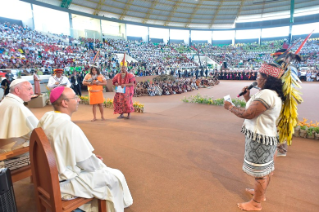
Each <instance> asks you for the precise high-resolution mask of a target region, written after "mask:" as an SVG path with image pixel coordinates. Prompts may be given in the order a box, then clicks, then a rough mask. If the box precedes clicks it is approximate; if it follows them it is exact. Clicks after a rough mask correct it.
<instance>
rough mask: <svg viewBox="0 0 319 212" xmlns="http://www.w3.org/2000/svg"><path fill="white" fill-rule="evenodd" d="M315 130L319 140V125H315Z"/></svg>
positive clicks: (316, 137)
mask: <svg viewBox="0 0 319 212" xmlns="http://www.w3.org/2000/svg"><path fill="white" fill-rule="evenodd" d="M314 131H315V139H316V140H319V127H315V128H314Z"/></svg>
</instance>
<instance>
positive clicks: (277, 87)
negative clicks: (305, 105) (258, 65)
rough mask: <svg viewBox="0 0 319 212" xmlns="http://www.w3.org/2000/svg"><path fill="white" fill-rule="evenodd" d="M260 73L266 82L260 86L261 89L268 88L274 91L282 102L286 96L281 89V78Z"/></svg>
mask: <svg viewBox="0 0 319 212" xmlns="http://www.w3.org/2000/svg"><path fill="white" fill-rule="evenodd" d="M259 73H260V72H259ZM260 75H261V76H262V77H263V78H265V79H266V82H265V84H264V86H263V87H262V89H269V90H273V91H276V93H277V94H278V96H279V97H280V98H281V100H282V102H284V101H285V99H286V97H285V96H284V93H283V91H282V86H283V83H282V81H281V79H280V78H279V79H278V78H276V77H272V76H270V75H267V74H264V73H260Z"/></svg>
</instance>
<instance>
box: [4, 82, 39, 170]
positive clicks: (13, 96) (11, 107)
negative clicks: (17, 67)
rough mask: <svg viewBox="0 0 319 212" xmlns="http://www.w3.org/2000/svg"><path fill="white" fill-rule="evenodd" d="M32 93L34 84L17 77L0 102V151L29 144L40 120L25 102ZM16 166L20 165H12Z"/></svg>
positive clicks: (29, 98)
mask: <svg viewBox="0 0 319 212" xmlns="http://www.w3.org/2000/svg"><path fill="white" fill-rule="evenodd" d="M32 94H33V88H32V85H31V83H30V82H28V81H27V80H24V79H16V80H14V81H12V83H11V84H10V93H9V94H8V95H6V96H5V98H4V99H3V100H2V102H1V103H0V117H1V119H0V129H1V130H0V153H3V152H8V151H12V150H15V149H19V148H22V147H26V146H29V139H30V135H31V133H32V130H33V129H34V128H36V127H37V125H38V122H39V121H38V119H37V118H36V117H35V116H34V114H33V113H32V112H31V111H30V110H29V109H28V108H27V107H26V106H24V104H23V103H24V102H29V101H30V100H31V96H32ZM25 156H27V157H28V153H26V154H24V155H22V156H20V158H22V157H25ZM27 160H29V159H28V158H27ZM1 163H4V162H3V161H2V162H1ZM27 163H28V161H27ZM20 164H21V163H20ZM2 165H3V164H1V166H2ZM25 165H28V164H25ZM22 166H23V165H22ZM15 168H19V167H10V169H11V170H12V169H15Z"/></svg>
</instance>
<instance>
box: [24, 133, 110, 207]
mask: <svg viewBox="0 0 319 212" xmlns="http://www.w3.org/2000/svg"><path fill="white" fill-rule="evenodd" d="M30 160H31V170H32V177H33V183H34V187H35V188H34V190H35V197H36V203H37V209H38V212H46V211H47V210H49V211H51V212H71V211H73V210H75V209H76V208H78V207H79V206H81V205H83V204H85V203H87V202H90V201H91V200H93V198H91V199H85V198H76V199H74V200H69V201H63V200H62V199H61V191H60V185H59V179H58V170H57V167H56V162H55V156H54V153H53V151H52V148H51V145H50V142H49V140H48V138H47V137H46V135H45V133H44V131H43V129H42V128H36V129H34V130H33V132H32V134H31V139H30ZM98 205H99V211H100V212H106V201H105V200H98Z"/></svg>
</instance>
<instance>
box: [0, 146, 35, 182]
mask: <svg viewBox="0 0 319 212" xmlns="http://www.w3.org/2000/svg"><path fill="white" fill-rule="evenodd" d="M27 152H29V147H23V148H20V149H16V150H12V151H10V152H5V153H2V154H0V161H1V160H6V159H10V158H14V157H16V156H18V155H22V154H24V153H27ZM31 175H32V173H31V165H27V166H24V167H21V168H18V169H15V170H13V171H11V178H12V182H13V183H14V182H17V181H19V180H22V179H24V178H27V177H30V176H31Z"/></svg>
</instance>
